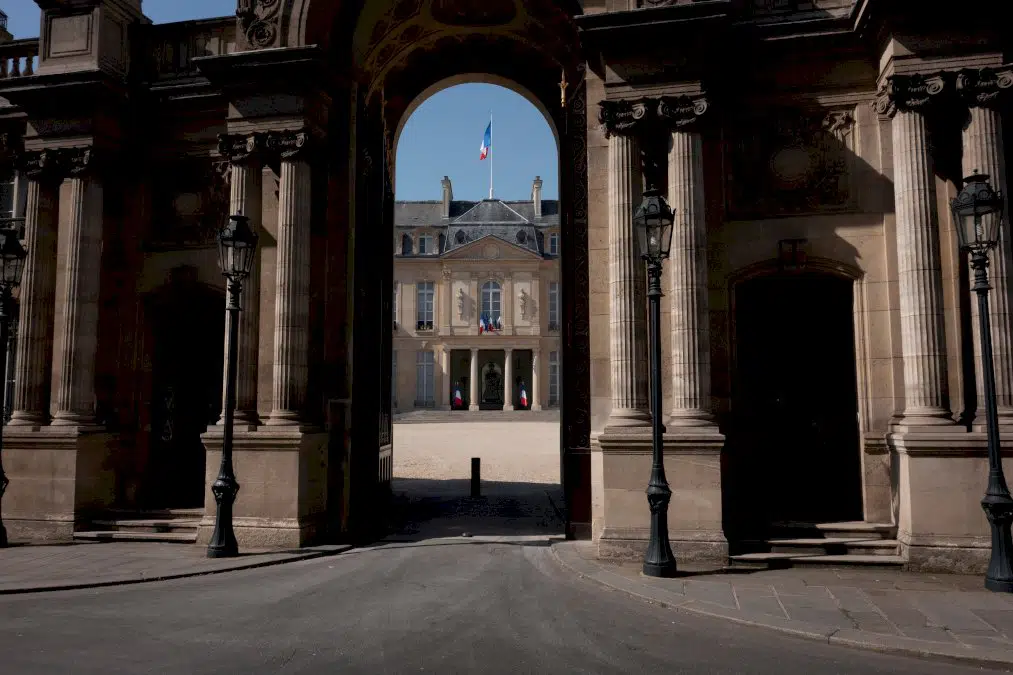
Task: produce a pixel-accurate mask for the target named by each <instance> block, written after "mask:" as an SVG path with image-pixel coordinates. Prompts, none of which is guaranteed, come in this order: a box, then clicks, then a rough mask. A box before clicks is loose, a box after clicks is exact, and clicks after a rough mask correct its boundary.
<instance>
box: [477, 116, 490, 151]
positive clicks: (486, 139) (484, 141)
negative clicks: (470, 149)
mask: <svg viewBox="0 0 1013 675" xmlns="http://www.w3.org/2000/svg"><path fill="white" fill-rule="evenodd" d="M491 147H492V120H489V125H488V126H487V127H486V128H485V136H483V137H482V148H481V155H480V156H479V159H485V158H486V157H488V156H489V148H491Z"/></svg>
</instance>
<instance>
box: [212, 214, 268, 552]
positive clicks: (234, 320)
mask: <svg viewBox="0 0 1013 675" xmlns="http://www.w3.org/2000/svg"><path fill="white" fill-rule="evenodd" d="M258 238H259V237H258V236H257V233H256V232H255V231H254V230H253V228H251V227H250V219H249V218H247V217H246V216H239V215H236V216H231V217H230V218H229V222H228V224H227V225H226V226H225V227H223V228H222V230H221V232H219V233H218V265H219V266H220V267H221V269H222V274H223V275H225V278H226V279H228V281H229V304H228V307H226V308H225V311H226V312H228V322H229V345H228V346H229V354H228V359H229V365H228V372H227V374H226V377H225V410H224V411H223V416H224V423H225V428H224V429H223V431H224V437H223V439H222V465H221V468H219V469H218V478H217V479H216V480H215V482H214V484H213V485H212V486H211V492H212V494H214V496H215V503H216V504H217V505H218V509H217V511H216V512H215V529H214V532H212V533H211V542H210V543H209V544H208V557H209V558H234V557H235V556H237V555H239V544H238V543H236V533H235V531H234V530H233V528H232V505H233V504H234V503H235V501H236V495H237V494H238V493H239V483H238V482H237V481H236V473H235V470H234V469H233V468H232V418H233V414H234V412H235V407H236V369H237V361H238V360H239V352H238V350H237V349H236V342H238V341H239V312H240V311H241V310H242V308H241V307H240V305H239V294H240V293H241V292H242V290H243V279H245V278H246V277H247V276H249V274H250V270H251V268H252V267H253V261H254V258H255V254H256V252H257V239H258Z"/></svg>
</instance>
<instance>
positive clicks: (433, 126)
mask: <svg viewBox="0 0 1013 675" xmlns="http://www.w3.org/2000/svg"><path fill="white" fill-rule="evenodd" d="M143 6H144V13H145V14H147V15H148V17H150V18H151V20H152V21H154V22H155V23H167V22H170V21H185V20H187V19H203V18H209V17H215V16H226V15H229V14H232V13H233V12H235V10H236V2H235V0H144V5H143ZM0 9H3V11H4V12H6V13H7V16H8V17H9V20H8V30H10V32H11V33H13V34H14V37H15V38H25V37H35V36H37V35H38V34H39V8H38V6H37V5H36V4H35V2H34V0H0ZM490 110H491V111H492V115H493V125H492V152H491V160H492V165H493V166H492V170H493V185H494V188H495V196H496V197H498V198H500V199H528V198H529V197H530V195H531V181H532V179H533V178H534V177H535V176H536V175H540V176H541V177H542V180H543V181H544V188H543V194H544V196H545V197H546V198H547V199H556V198H557V197H558V191H559V190H558V188H559V186H558V180H557V174H558V167H557V163H556V142H555V139H554V138H553V136H552V131H551V129H550V128H549V126H548V124H547V123H546V121H545V118H544V117H542V114H541V113H540V112H538V111H537V110H536V109H535V107H534V106H532V105H531V104H530V103H528V102H527V101H526V100H525V99H524V98H522V97H521V96H520V95H519V94H515V93H514V92H512V91H510V90H509V89H505V88H503V87H498V86H495V85H489V84H463V85H458V86H456V87H451V88H450V89H445V90H443V91H441V92H439V93H437V94H435V95H434V96H432V97H431V98H429V99H428V100H427V101H426V102H425V103H423V104H422V105H421V106H419V108H417V109H416V110H415V112H414V113H413V114H412V116H411V118H410V119H409V120H408V123H407V124H406V125H405V128H404V131H403V132H402V134H401V140H400V142H399V144H398V149H397V179H396V184H397V199H411V200H414V199H439V198H440V179H442V178H443V176H450V179H451V181H452V182H453V185H454V197H455V198H456V199H469V200H470V199H483V198H485V197H487V196H488V194H489V160H488V159H487V160H485V161H480V160H479V158H478V157H479V147H480V146H481V145H482V134H483V132H485V126H486V124H488V123H489V112H490Z"/></svg>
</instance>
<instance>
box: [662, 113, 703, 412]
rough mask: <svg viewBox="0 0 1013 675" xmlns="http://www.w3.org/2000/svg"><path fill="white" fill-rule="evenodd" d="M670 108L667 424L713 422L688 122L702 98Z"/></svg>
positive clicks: (694, 147)
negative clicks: (669, 388)
mask: <svg viewBox="0 0 1013 675" xmlns="http://www.w3.org/2000/svg"><path fill="white" fill-rule="evenodd" d="M694 103H695V105H693V106H685V107H684V108H678V109H669V108H662V111H663V112H665V111H667V112H668V113H669V114H668V115H665V117H668V118H669V119H671V120H672V121H674V122H675V123H676V124H677V125H679V126H678V128H677V129H676V130H674V131H672V133H671V142H670V150H669V153H668V199H669V202H670V205H671V206H672V209H673V210H674V212H675V222H674V223H673V231H672V252H671V262H670V268H669V271H670V279H671V286H670V288H669V291H668V293H669V298H670V303H671V308H672V346H671V349H672V411H671V415H670V417H669V420H668V426H669V427H685V426H704V425H710V424H713V417H712V415H711V412H710V313H709V311H708V308H707V222H706V219H705V212H704V209H705V205H704V195H703V189H704V183H703V140H702V138H701V136H700V133H699V132H698V131H696V130H694V129H692V127H691V126H690V125H691V124H692V123H693V122H694V121H695V118H696V117H697V116H699V115H701V114H703V113H704V112H705V111H706V110H707V103H706V100H705V99H702V98H701V99H697V100H696V101H695V102H694Z"/></svg>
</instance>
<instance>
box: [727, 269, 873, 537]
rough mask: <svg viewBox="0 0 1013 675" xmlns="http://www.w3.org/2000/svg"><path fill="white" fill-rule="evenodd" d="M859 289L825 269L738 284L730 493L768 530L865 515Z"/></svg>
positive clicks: (737, 507) (740, 507) (738, 507)
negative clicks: (857, 315)
mask: <svg viewBox="0 0 1013 675" xmlns="http://www.w3.org/2000/svg"><path fill="white" fill-rule="evenodd" d="M852 289H853V283H852V282H851V281H850V280H848V279H842V278H838V277H834V276H829V275H817V274H808V275H790V276H789V275H784V276H781V275H778V276H770V277H761V278H757V279H753V280H749V281H746V282H744V283H741V284H739V285H738V286H737V287H736V290H735V350H736V364H735V365H736V373H735V384H736V390H735V397H734V403H733V424H734V426H735V430H734V432H733V433H734V437H735V439H734V440H735V442H734V446H735V449H734V452H733V453H732V456H731V458H730V460H731V462H732V463H733V464H734V466H733V467H732V468H733V470H734V473H735V474H737V479H738V480H737V481H734V483H735V485H734V487H735V488H737V489H736V490H735V492H737V493H738V494H735V493H734V492H733V494H732V495H731V496H732V499H733V500H735V501H736V502H737V503H736V504H735V505H734V506H733V508H734V510H736V511H738V512H739V513H748V514H750V515H751V516H752V520H753V524H754V525H762V526H765V529H766V530H767V532H768V533H777V532H784V531H785V530H791V529H797V528H799V527H804V526H805V524H813V523H820V522H833V521H843V520H861V519H862V515H863V514H862V498H861V462H860V460H861V457H860V449H859V426H858V391H857V382H856V366H855V345H854V325H853V309H852V307H853V305H852V303H853V297H852V292H853V290H852ZM729 487H732V486H729ZM747 518H748V516H747ZM757 521H759V522H757Z"/></svg>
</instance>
